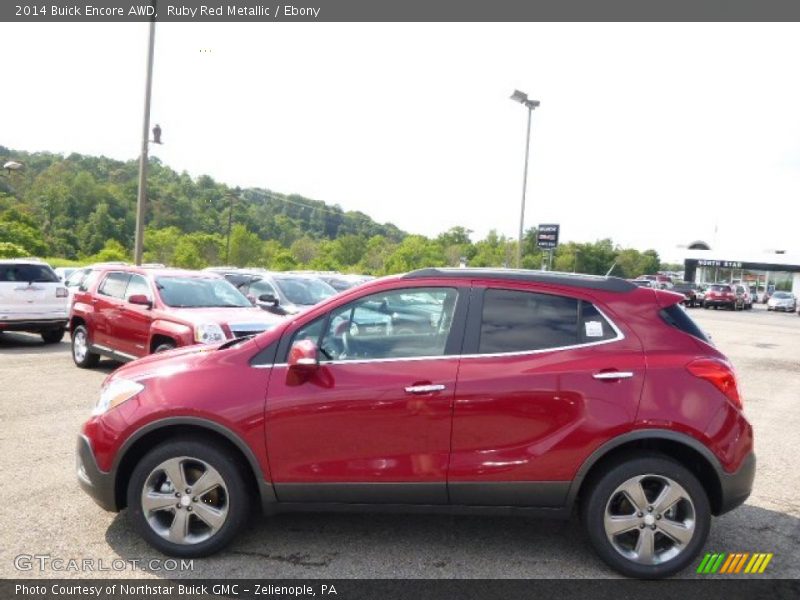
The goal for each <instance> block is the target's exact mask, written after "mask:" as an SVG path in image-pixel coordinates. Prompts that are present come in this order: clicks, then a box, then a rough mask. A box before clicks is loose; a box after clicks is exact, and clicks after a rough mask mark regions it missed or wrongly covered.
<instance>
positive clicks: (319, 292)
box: [275, 277, 336, 306]
mask: <svg viewBox="0 0 800 600" xmlns="http://www.w3.org/2000/svg"><path fill="white" fill-rule="evenodd" d="M275 283H277V284H278V287H279V288H281V291H282V292H283V295H284V296H286V299H287V300H289V302H291V303H292V304H301V305H304V306H311V305H313V304H316V303H318V302H322V301H323V300H325V299H326V298H330V297H331V296H335V295H336V290H335V289H333V288H332V287H331V286H329V285H328V284H327V283H325V282H324V281H320V280H319V279H311V278H309V279H306V278H301V277H276V278H275Z"/></svg>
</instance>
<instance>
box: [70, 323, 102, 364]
mask: <svg viewBox="0 0 800 600" xmlns="http://www.w3.org/2000/svg"><path fill="white" fill-rule="evenodd" d="M81 336H83V340H84V342H85V343H86V344H87V345H88V343H89V332H88V331H87V329H86V326H85V325H78V326H77V327H75V329H73V330H72V336H71V337H72V360H73V362H74V363H75V364H76V365H77V366H78V367H80V368H81V369H91V368H92V367H96V366H97V363H98V362H100V355H99V354H96V353H94V352H91V351H89V350H88V348H87V350H86V352H85V354H84V355H83V358H79V357H78V356H76V349H75V341H76V340H78V339H80V337H81Z"/></svg>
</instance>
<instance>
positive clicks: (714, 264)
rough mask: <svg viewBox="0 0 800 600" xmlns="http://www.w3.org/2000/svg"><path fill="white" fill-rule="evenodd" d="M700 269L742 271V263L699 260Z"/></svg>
mask: <svg viewBox="0 0 800 600" xmlns="http://www.w3.org/2000/svg"><path fill="white" fill-rule="evenodd" d="M697 266H698V267H722V268H723V269H741V268H742V263H741V262H733V261H730V260H698V261H697Z"/></svg>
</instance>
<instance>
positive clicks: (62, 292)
mask: <svg viewBox="0 0 800 600" xmlns="http://www.w3.org/2000/svg"><path fill="white" fill-rule="evenodd" d="M67 296H69V293H68V292H67V288H63V287H60V288H56V298H66V297H67Z"/></svg>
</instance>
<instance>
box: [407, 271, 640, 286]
mask: <svg viewBox="0 0 800 600" xmlns="http://www.w3.org/2000/svg"><path fill="white" fill-rule="evenodd" d="M401 277H402V278H404V279H421V278H443V279H470V278H475V279H502V280H508V281H529V282H533V283H548V284H551V285H562V286H567V287H576V288H585V289H593V290H604V291H608V292H630V291H631V290H635V289H636V286H635V285H634V284H632V283H631V282H630V281H626V280H624V279H621V278H619V277H606V276H603V275H582V274H577V273H561V272H558V271H531V270H528V269H492V268H466V269H461V268H438V267H430V268H426V269H418V270H416V271H411V272H409V273H406V274H405V275H402V276H401Z"/></svg>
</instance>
